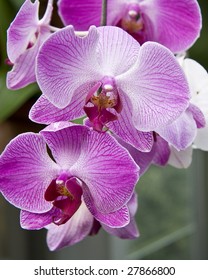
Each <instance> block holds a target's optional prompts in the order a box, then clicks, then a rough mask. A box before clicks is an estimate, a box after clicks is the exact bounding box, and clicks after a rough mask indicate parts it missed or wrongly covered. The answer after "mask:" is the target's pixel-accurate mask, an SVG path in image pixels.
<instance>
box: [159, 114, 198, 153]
mask: <svg viewBox="0 0 208 280" xmlns="http://www.w3.org/2000/svg"><path fill="white" fill-rule="evenodd" d="M156 132H157V133H158V134H159V135H160V136H161V137H162V138H164V139H165V140H166V141H167V142H168V143H169V144H171V145H172V146H173V147H174V148H176V149H177V150H184V149H186V148H187V147H188V146H190V145H191V144H192V143H193V141H194V139H195V137H196V133H197V126H196V122H195V120H194V118H193V115H192V113H191V112H190V111H189V110H186V111H185V112H184V113H182V115H181V116H180V117H179V118H178V119H177V120H175V121H174V122H172V123H171V124H169V125H167V126H164V127H161V128H158V129H157V130H156Z"/></svg>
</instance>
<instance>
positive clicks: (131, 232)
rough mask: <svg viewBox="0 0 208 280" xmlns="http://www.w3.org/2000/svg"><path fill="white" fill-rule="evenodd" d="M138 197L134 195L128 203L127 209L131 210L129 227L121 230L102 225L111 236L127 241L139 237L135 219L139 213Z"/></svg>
mask: <svg viewBox="0 0 208 280" xmlns="http://www.w3.org/2000/svg"><path fill="white" fill-rule="evenodd" d="M137 206H138V203H137V195H136V193H134V194H133V195H132V197H131V199H130V200H129V202H128V203H127V207H128V209H129V213H130V222H129V224H128V225H126V226H124V227H120V228H113V227H109V226H106V225H105V224H102V227H103V228H104V229H105V230H106V231H107V232H108V233H110V234H112V235H115V236H118V237H120V238H125V239H134V238H137V237H138V236H139V231H138V228H137V225H136V221H135V219H134V216H135V214H136V211H137Z"/></svg>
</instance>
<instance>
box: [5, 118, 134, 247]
mask: <svg viewBox="0 0 208 280" xmlns="http://www.w3.org/2000/svg"><path fill="white" fill-rule="evenodd" d="M46 145H47V146H48V148H49V149H50V151H51V155H52V158H51V157H50V156H49V154H48V153H47V146H46ZM0 174H1V175H0V191H1V192H2V194H3V195H4V197H5V198H6V199H7V200H8V201H9V202H10V203H11V204H13V205H14V206H16V207H18V208H20V209H21V210H22V214H21V224H22V226H23V227H24V228H30V229H40V228H43V227H47V226H49V228H52V232H53V228H55V227H58V226H61V225H64V224H66V223H68V226H67V225H66V227H67V228H68V227H71V226H73V228H72V229H71V231H72V232H71V233H70V232H69V236H71V237H72V236H73V237H72V240H71V242H72V243H74V242H75V240H74V238H75V239H76V240H77V239H79V240H81V239H82V238H84V237H85V236H86V235H87V234H89V233H90V230H91V229H92V226H93V220H94V219H96V220H97V221H98V222H100V223H101V224H103V225H105V226H106V227H107V228H108V227H113V228H120V227H125V226H127V225H128V224H129V222H130V221H131V219H132V214H130V212H131V211H130V212H129V207H130V206H128V203H129V201H130V199H131V197H132V195H133V192H134V187H135V184H136V183H137V180H138V179H139V167H138V166H137V165H136V163H135V162H134V161H133V159H132V158H131V156H130V155H129V153H128V152H127V151H126V149H124V148H123V147H122V146H121V145H120V144H118V142H117V141H116V140H114V138H113V137H112V136H110V135H109V134H108V133H98V132H96V131H93V130H90V129H89V128H88V127H86V126H81V125H74V124H70V123H69V122H59V123H55V124H51V125H50V126H48V127H46V128H45V129H43V130H42V131H41V132H40V133H39V134H35V133H24V134H21V135H19V136H17V137H16V138H15V139H13V140H12V141H11V142H10V143H9V144H8V146H7V147H6V149H5V151H4V152H3V153H2V155H1V157H0ZM50 224H53V225H52V226H51V225H50ZM75 226H76V228H75ZM61 229H63V231H64V229H65V227H61ZM61 229H60V231H61V232H62V230H61ZM49 231H50V230H49ZM60 231H59V229H58V232H59V233H60ZM75 232H76V234H78V232H79V236H74V234H75ZM60 234H61V233H60ZM57 238H58V237H57Z"/></svg>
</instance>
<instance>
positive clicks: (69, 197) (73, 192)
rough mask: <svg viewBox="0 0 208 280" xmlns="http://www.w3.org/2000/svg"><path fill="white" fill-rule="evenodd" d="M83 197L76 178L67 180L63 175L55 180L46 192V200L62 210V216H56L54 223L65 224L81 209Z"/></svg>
mask: <svg viewBox="0 0 208 280" xmlns="http://www.w3.org/2000/svg"><path fill="white" fill-rule="evenodd" d="M81 197H82V188H81V186H80V185H79V184H78V180H76V178H75V177H71V178H67V176H66V174H64V173H63V174H61V175H60V176H59V177H58V178H57V179H56V180H53V181H52V182H51V184H50V185H49V186H48V188H47V190H46V192H45V200H46V201H50V202H52V204H53V206H54V207H55V208H58V209H60V215H59V216H58V217H56V216H54V217H53V222H54V223H55V224H56V225H61V224H65V223H66V222H67V221H68V220H69V219H70V218H71V217H72V216H73V215H74V214H75V213H76V211H77V210H78V209H79V207H80V205H81V202H82V201H81Z"/></svg>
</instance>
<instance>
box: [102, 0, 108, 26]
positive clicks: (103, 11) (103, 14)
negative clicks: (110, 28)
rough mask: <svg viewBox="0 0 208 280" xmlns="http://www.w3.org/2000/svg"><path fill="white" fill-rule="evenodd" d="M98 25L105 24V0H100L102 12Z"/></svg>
mask: <svg viewBox="0 0 208 280" xmlns="http://www.w3.org/2000/svg"><path fill="white" fill-rule="evenodd" d="M100 25H101V26H105V25H107V0H102V14H101V22H100Z"/></svg>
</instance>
